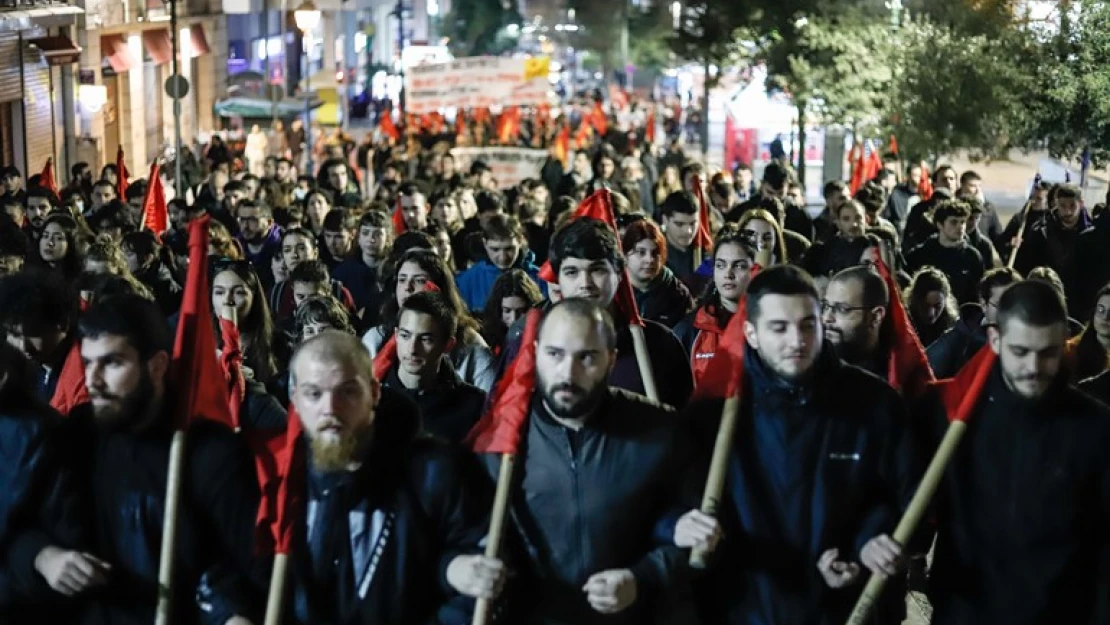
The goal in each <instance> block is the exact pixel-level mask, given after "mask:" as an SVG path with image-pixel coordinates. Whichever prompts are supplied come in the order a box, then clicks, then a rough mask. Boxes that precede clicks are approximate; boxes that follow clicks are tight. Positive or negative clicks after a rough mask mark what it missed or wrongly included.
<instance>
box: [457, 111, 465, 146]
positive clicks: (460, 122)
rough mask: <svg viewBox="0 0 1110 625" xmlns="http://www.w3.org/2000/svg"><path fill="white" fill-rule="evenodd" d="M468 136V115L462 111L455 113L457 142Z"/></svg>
mask: <svg viewBox="0 0 1110 625" xmlns="http://www.w3.org/2000/svg"><path fill="white" fill-rule="evenodd" d="M464 134H466V115H465V114H464V113H463V110H462V109H459V110H458V111H456V112H455V142H456V143H457V142H458V141H459V139H460V138H461V137H462V136H463V135H464Z"/></svg>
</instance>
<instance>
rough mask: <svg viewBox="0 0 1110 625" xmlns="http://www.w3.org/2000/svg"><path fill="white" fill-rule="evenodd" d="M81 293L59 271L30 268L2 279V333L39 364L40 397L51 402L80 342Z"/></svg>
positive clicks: (0, 305) (0, 323) (38, 383)
mask: <svg viewBox="0 0 1110 625" xmlns="http://www.w3.org/2000/svg"><path fill="white" fill-rule="evenodd" d="M76 322H77V294H76V293H74V291H73V289H72V287H70V286H69V284H68V283H66V282H65V280H63V279H62V277H61V274H59V273H58V272H52V271H44V270H42V269H38V268H33V267H28V268H24V269H23V271H20V272H19V273H15V274H13V275H10V276H5V277H4V278H3V279H2V280H0V331H2V332H3V333H4V335H5V338H6V339H7V342H8V343H9V344H11V345H13V346H15V347H16V348H17V349H19V350H20V351H21V352H23V355H24V356H26V357H27V358H28V359H29V360H30V361H31V362H33V363H35V365H36V367H37V371H38V379H37V380H36V383H37V385H38V386H37V390H38V391H39V397H41V398H42V399H43V400H45V401H50V399H51V398H52V397H53V396H54V390H55V388H56V386H57V384H58V376H59V375H61V372H62V364H63V363H64V362H65V359H66V357H67V356H68V355H69V352H70V349H71V347H72V346H73V342H74V341H75V340H76V335H77V332H76Z"/></svg>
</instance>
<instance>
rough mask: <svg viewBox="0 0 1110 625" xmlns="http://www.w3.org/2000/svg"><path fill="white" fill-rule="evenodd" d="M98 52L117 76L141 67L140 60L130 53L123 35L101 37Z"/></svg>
mask: <svg viewBox="0 0 1110 625" xmlns="http://www.w3.org/2000/svg"><path fill="white" fill-rule="evenodd" d="M100 50H101V53H102V54H103V56H104V58H105V59H107V60H108V64H109V65H111V66H112V71H114V72H115V73H117V74H121V73H123V72H126V71H127V70H129V69H132V68H135V67H139V66H140V65H142V59H139V58H136V55H135V54H133V53H132V52H131V48H130V46H128V45H127V38H126V37H125V36H124V35H119V34H112V35H101V36H100Z"/></svg>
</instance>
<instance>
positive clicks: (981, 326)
mask: <svg viewBox="0 0 1110 625" xmlns="http://www.w3.org/2000/svg"><path fill="white" fill-rule="evenodd" d="M1020 281H1021V276H1020V275H1019V274H1018V272H1016V271H1014V270H1013V269H1010V268H1009V267H1000V268H998V269H991V270H990V271H988V272H987V273H986V274H984V275H983V279H982V280H980V281H979V302H978V303H977V304H964V305H963V306H960V318H959V320H958V321H956V325H954V326H952V327H951V328H949V329H948V330H946V331H945V332H944V334H942V335H940V338H938V339H937V340H935V341H933V343H932V344H931V345H929V346H928V347H927V348H926V349H925V354H926V355H927V356H928V357H929V366H930V367H932V368H933V373H934V374H936V376H937V379H938V380H943V379H945V378H950V377H952V376H954V375H956V373H957V372H959V370H960V369H961V368H962V367H963V366H964V365H965V364H967V362H968V361H969V360H971V357H972V356H974V355H975V353H976V352H978V351H979V350H980V349H981V348H982V347H983V346H984V345H986V344H987V328H988V327H990V326H992V325H994V324H995V323H996V322H997V318H998V300H999V299H1001V297H1002V293H1003V292H1004V291H1005V290H1006V288H1007V287H1009V286H1010V285H1011V284H1015V283H1017V282H1020Z"/></svg>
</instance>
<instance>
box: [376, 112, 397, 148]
mask: <svg viewBox="0 0 1110 625" xmlns="http://www.w3.org/2000/svg"><path fill="white" fill-rule="evenodd" d="M378 130H381V131H382V134H383V135H385V136H387V137H389V138H390V139H393V140H394V141H396V140H398V139H400V138H401V131H399V130H397V125H396V124H394V123H393V111H386V112H385V113H383V114H382V118H381V119H380V120H378Z"/></svg>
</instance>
